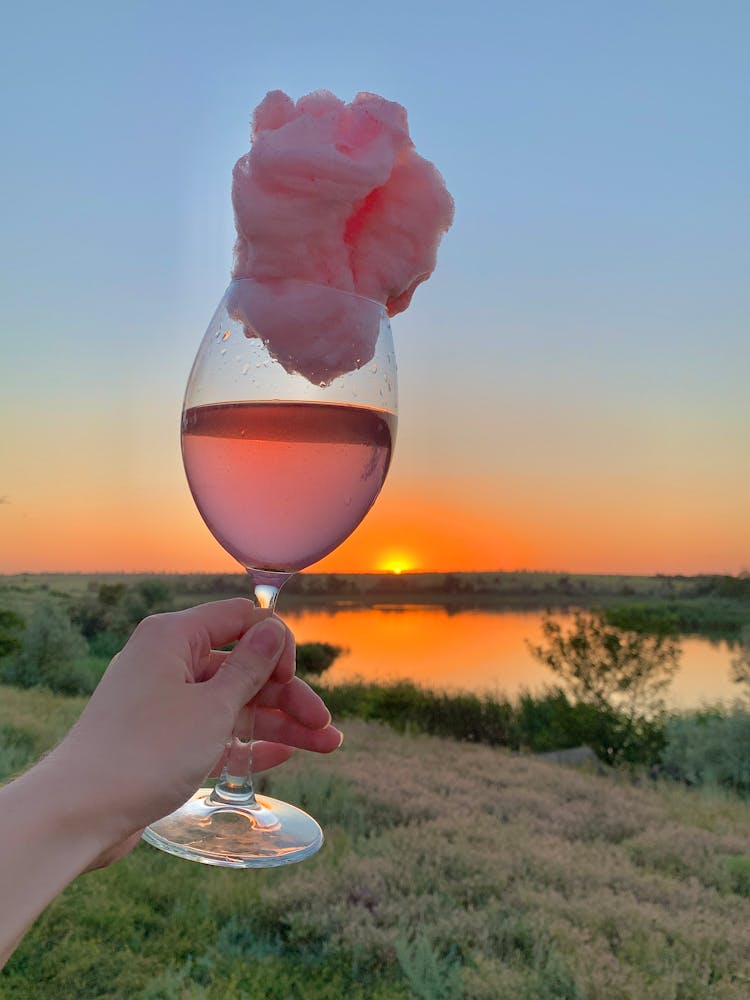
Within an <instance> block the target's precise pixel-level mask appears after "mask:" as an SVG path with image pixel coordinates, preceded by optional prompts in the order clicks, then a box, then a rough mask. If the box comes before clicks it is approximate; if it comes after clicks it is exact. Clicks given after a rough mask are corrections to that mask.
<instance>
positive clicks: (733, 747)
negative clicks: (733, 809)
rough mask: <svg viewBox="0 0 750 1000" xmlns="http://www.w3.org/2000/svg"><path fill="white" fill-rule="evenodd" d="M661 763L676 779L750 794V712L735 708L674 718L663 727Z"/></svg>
mask: <svg viewBox="0 0 750 1000" xmlns="http://www.w3.org/2000/svg"><path fill="white" fill-rule="evenodd" d="M662 759H663V762H664V765H665V767H666V768H667V771H668V772H669V773H670V774H671V775H672V776H673V777H675V778H678V779H680V780H682V781H686V782H688V783H689V784H692V785H718V786H721V787H723V788H729V789H731V790H733V791H735V792H739V793H741V794H743V795H748V794H750V712H748V711H747V710H746V709H743V708H740V707H737V708H735V709H733V710H732V711H731V712H728V713H727V712H724V711H722V710H716V711H703V712H691V713H689V714H687V715H680V716H675V717H674V718H672V719H670V720H669V721H668V723H667V726H666V746H665V748H664V752H663V757H662Z"/></svg>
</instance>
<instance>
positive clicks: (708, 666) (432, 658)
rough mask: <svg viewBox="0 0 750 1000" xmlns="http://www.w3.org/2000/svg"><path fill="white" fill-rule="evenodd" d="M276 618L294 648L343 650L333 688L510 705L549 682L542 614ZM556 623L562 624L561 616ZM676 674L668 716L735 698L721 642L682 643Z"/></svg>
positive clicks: (339, 612) (412, 612)
mask: <svg viewBox="0 0 750 1000" xmlns="http://www.w3.org/2000/svg"><path fill="white" fill-rule="evenodd" d="M280 610H281V614H282V616H283V617H285V618H286V620H287V621H288V623H289V625H290V627H291V628H292V629H293V631H294V633H295V635H296V636H297V640H298V641H299V642H315V641H319V642H332V643H334V644H335V645H337V646H344V647H346V650H347V651H346V652H345V653H343V654H342V655H341V656H340V657H339V658H338V659H337V660H336V661H335V663H334V664H333V666H332V667H331V668H330V670H328V671H327V672H326V674H325V680H326V682H327V683H331V684H335V683H337V682H339V681H348V680H353V679H355V678H361V679H363V680H366V681H378V682H391V681H398V680H409V681H414V682H415V683H417V684H421V685H423V686H425V687H430V688H436V689H441V690H449V691H450V690H452V691H456V690H468V691H475V692H490V693H493V694H506V695H509V696H510V697H514V696H515V695H517V694H518V693H519V691H521V690H523V689H528V690H531V691H539V690H541V689H542V688H543V687H544V686H545V685H547V684H550V683H553V682H554V680H555V678H554V675H553V674H552V673H551V671H550V670H548V669H547V668H546V667H544V666H542V664H540V663H539V662H538V661H537V660H535V659H534V657H533V656H532V655H531V653H530V652H529V650H528V648H527V645H526V640H530V641H531V642H532V643H535V642H539V641H541V622H542V618H543V617H544V614H545V613H544V612H541V611H515V610H514V611H473V610H472V611H457V612H448V611H446V610H445V609H444V608H441V607H435V606H422V605H405V606H403V607H395V606H392V605H381V606H375V607H372V608H366V609H363V608H337V609H333V610H317V609H316V610H305V611H301V612H289V613H285V612H284V610H283V602H282V607H281V609H280ZM556 617H558V618H560V619H563V620H564V618H565V615H564V614H562V613H560V614H559V615H557V616H556ZM681 646H682V657H681V660H680V670H679V672H678V673H677V674H676V676H675V678H674V680H673V682H672V685H671V688H670V689H669V692H668V702H669V705H670V706H671V707H674V708H693V707H698V706H699V705H701V704H706V703H714V702H716V701H719V700H723V701H731V700H732V699H733V698H735V697H736V696H737V694H738V690H737V686H736V685H734V684H732V682H731V679H730V673H729V670H730V662H731V657H732V652H731V650H730V648H729V645H728V643H726V642H725V641H723V640H721V641H717V642H712V641H709V640H708V639H702V638H695V637H690V638H683V639H682V641H681Z"/></svg>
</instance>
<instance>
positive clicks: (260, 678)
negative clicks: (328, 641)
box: [206, 617, 287, 712]
mask: <svg viewBox="0 0 750 1000" xmlns="http://www.w3.org/2000/svg"><path fill="white" fill-rule="evenodd" d="M286 638H287V628H286V626H285V625H284V624H283V623H282V622H281V621H279V619H278V618H271V617H269V618H264V619H263V621H260V622H258V624H257V625H253V627H252V628H250V629H248V630H247V632H245V634H244V635H243V636H242V638H241V639H240V640H239V642H238V643H237V645H236V646H235V647H234V649H233V650H232V652H231V653H230V654H229V656H227V658H226V659H225V660H224V662H223V663H222V665H221V667H220V668H219V670H217V671H216V673H215V674H214V676H213V677H212V678H211V680H210V681H207V682H206V683H207V684H208V685H209V686H210V687H212V688H213V689H214V691H215V692H216V693H217V694H219V695H220V696H221V697H223V698H224V699H225V700H226V701H227V702H229V704H230V705H231V706H232V707H233V708H234V710H235V712H239V710H240V709H241V708H242V706H243V705H245V704H246V703H247V702H248V701H250V700H251V699H252V698H254V697H255V695H256V694H257V693H258V692H259V691H260V689H261V688H262V687H263V685H264V684H265V683H266V681H267V680H268V678H269V677H270V676H271V674H272V673H273V671H274V668H275V666H276V664H277V663H278V660H279V657H280V656H281V653H282V650H283V649H284V646H285V645H286Z"/></svg>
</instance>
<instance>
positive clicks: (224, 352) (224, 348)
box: [219, 347, 227, 357]
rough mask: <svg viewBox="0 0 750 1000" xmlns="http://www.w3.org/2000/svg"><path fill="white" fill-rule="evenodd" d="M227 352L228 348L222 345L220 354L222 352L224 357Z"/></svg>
mask: <svg viewBox="0 0 750 1000" xmlns="http://www.w3.org/2000/svg"><path fill="white" fill-rule="evenodd" d="M226 353H227V349H226V347H222V349H221V350H220V351H219V354H221V356H222V357H223V356H224V355H225V354H226Z"/></svg>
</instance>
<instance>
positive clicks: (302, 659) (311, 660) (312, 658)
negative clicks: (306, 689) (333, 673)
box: [297, 642, 344, 677]
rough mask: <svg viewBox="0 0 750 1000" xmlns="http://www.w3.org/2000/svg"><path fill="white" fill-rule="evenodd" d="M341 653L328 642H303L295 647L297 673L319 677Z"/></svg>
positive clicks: (341, 650)
mask: <svg viewBox="0 0 750 1000" xmlns="http://www.w3.org/2000/svg"><path fill="white" fill-rule="evenodd" d="M343 651H344V650H343V648H342V647H341V646H333V645H331V643H330V642H303V643H301V644H300V645H299V646H297V673H299V674H313V675H315V676H316V677H319V676H320V675H321V674H322V673H325V671H326V670H328V668H329V667H330V666H331V664H332V663H333V662H334V660H335V659H336V658H337V657H339V656H340V655H341V654H342V653H343Z"/></svg>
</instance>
